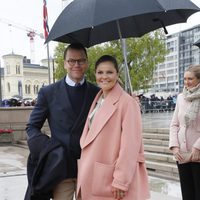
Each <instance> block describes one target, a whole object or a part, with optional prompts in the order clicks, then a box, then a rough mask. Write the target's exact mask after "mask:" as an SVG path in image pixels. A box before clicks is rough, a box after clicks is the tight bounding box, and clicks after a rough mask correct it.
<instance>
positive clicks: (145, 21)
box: [46, 0, 200, 47]
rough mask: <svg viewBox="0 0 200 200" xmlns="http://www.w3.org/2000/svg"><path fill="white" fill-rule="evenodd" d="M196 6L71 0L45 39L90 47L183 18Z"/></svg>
mask: <svg viewBox="0 0 200 200" xmlns="http://www.w3.org/2000/svg"><path fill="white" fill-rule="evenodd" d="M199 10H200V9H199V8H198V7H197V6H196V5H195V4H193V3H192V2H190V1H189V0H176V1H174V0H139V1H138V0H123V1H122V0H74V1H73V2H71V3H70V4H69V5H68V6H67V7H66V8H65V9H64V10H63V11H62V13H61V14H60V16H59V17H58V18H57V20H56V22H55V23H54V25H53V27H52V29H51V31H50V33H49V36H48V38H47V40H46V43H47V42H49V41H50V40H54V41H59V42H64V43H72V42H80V43H82V44H83V45H84V46H85V47H90V46H93V45H95V44H99V43H102V42H106V41H111V40H116V39H119V38H120V37H122V38H128V37H140V36H142V35H144V34H145V33H148V32H150V31H153V30H156V29H158V28H161V27H164V28H165V26H167V25H172V24H176V23H181V22H186V20H187V18H188V17H189V16H190V15H192V14H193V13H195V12H197V11H199ZM119 28H120V32H121V35H120V34H119Z"/></svg>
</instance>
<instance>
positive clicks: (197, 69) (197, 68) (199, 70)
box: [185, 65, 200, 79]
mask: <svg viewBox="0 0 200 200" xmlns="http://www.w3.org/2000/svg"><path fill="white" fill-rule="evenodd" d="M185 71H186V72H192V73H194V75H195V77H196V78H198V79H200V65H190V66H189V67H188V68H187V69H186V70H185Z"/></svg>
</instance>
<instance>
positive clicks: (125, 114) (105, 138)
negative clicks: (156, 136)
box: [77, 55, 149, 200]
mask: <svg viewBox="0 0 200 200" xmlns="http://www.w3.org/2000/svg"><path fill="white" fill-rule="evenodd" d="M95 75H96V81H97V84H98V85H99V87H100V88H101V91H100V92H99V93H98V94H97V96H96V98H95V99H94V101H93V104H92V106H91V109H90V112H89V114H88V118H87V121H86V124H85V128H84V130H83V134H82V137H81V141H80V144H81V148H82V152H81V158H80V160H79V162H78V185H77V195H78V197H80V196H81V199H82V200H115V199H116V200H122V199H123V200H145V199H147V198H148V197H149V190H148V176H147V171H146V168H145V158H144V150H143V143H142V126H141V114H140V108H139V105H138V103H137V102H136V100H134V99H133V98H132V97H131V96H129V95H128V94H127V93H126V92H125V91H124V90H123V89H122V88H121V86H120V85H119V83H118V65H117V62H116V60H115V58H114V57H111V56H108V55H105V56H102V57H101V58H99V60H98V61H97V62H96V65H95Z"/></svg>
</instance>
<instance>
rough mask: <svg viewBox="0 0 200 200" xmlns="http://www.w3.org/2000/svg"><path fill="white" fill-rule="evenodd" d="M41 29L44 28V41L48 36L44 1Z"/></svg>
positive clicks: (44, 1) (44, 3)
mask: <svg viewBox="0 0 200 200" xmlns="http://www.w3.org/2000/svg"><path fill="white" fill-rule="evenodd" d="M43 27H44V37H45V39H47V37H48V35H49V26H48V13H47V3H46V0H43Z"/></svg>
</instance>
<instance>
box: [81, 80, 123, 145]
mask: <svg viewBox="0 0 200 200" xmlns="http://www.w3.org/2000/svg"><path fill="white" fill-rule="evenodd" d="M122 91H123V90H122V88H121V87H120V86H119V85H118V84H116V85H115V87H114V88H113V89H112V90H111V91H110V93H109V94H108V96H107V97H106V99H105V101H104V102H103V104H102V106H101V107H100V108H99V110H98V111H97V113H96V114H95V116H94V118H93V121H92V124H91V127H90V130H89V128H88V127H89V126H88V125H89V120H88V119H87V123H86V127H85V129H84V132H83V140H82V148H84V147H85V146H87V145H88V144H90V143H91V142H92V141H93V140H94V139H95V138H96V137H97V135H98V134H99V133H100V131H101V130H102V128H103V127H104V126H105V124H106V123H107V122H108V120H109V119H110V118H111V117H112V115H113V114H114V112H115V110H116V109H117V102H118V100H119V98H120V96H121V94H122ZM101 94H102V91H100V92H99V93H98V95H97V97H96V98H95V100H94V102H93V104H92V107H91V110H90V113H91V111H92V110H93V109H94V108H95V106H96V103H97V101H98V99H99V97H100V96H101Z"/></svg>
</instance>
